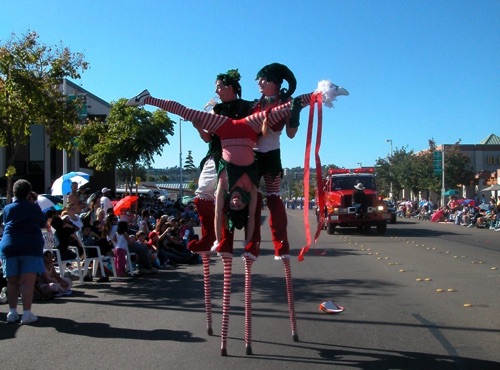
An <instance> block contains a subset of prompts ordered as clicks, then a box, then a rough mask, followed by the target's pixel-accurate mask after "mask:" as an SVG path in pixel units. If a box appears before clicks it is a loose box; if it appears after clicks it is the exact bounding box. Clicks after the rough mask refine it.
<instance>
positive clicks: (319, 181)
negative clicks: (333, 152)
mask: <svg viewBox="0 0 500 370" xmlns="http://www.w3.org/2000/svg"><path fill="white" fill-rule="evenodd" d="M316 104H317V105H318V129H317V132H316V147H315V150H314V154H315V162H316V186H317V194H318V204H317V207H318V209H319V210H322V209H323V208H324V202H325V201H324V189H323V173H322V169H321V159H320V157H319V149H320V147H321V134H322V128H323V107H322V96H321V93H314V94H313V95H312V96H311V105H310V109H309V122H308V126H307V137H306V152H305V155H304V207H305V208H304V227H305V233H306V245H305V246H304V247H302V249H301V250H300V253H299V257H298V258H299V261H303V260H304V254H306V253H307V252H308V251H309V247H310V246H311V227H310V224H309V177H310V166H309V162H310V159H311V141H312V130H313V126H314V106H315V105H316ZM320 220H321V216H320ZM321 225H322V223H321V222H318V228H317V230H316V233H315V235H314V243H315V244H316V241H317V240H318V237H319V234H320V232H321Z"/></svg>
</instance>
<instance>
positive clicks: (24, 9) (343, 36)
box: [0, 0, 500, 168]
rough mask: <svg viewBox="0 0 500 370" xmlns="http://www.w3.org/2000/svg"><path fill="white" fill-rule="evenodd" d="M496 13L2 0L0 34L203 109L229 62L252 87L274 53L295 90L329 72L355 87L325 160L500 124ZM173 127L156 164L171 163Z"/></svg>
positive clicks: (289, 146) (202, 148)
mask: <svg viewBox="0 0 500 370" xmlns="http://www.w3.org/2000/svg"><path fill="white" fill-rule="evenodd" d="M499 25H500V1H498V0H438V1H436V0H421V1H416V0H378V1H371V0H358V1H356V0H353V1H340V0H317V1H315V2H309V1H294V0H288V1H285V0H274V1H261V0H253V1H244V0H241V1H234V0H233V1H228V0H219V1H201V0H197V1H194V0H193V1H190V0H185V1H170V0H164V1H161V0H157V1H152V0H141V1H128V0H122V1H117V0H107V1H99V2H97V1H96V2H94V1H78V2H76V1H75V2H69V1H51V0H45V1H39V0H38V1H33V0H23V1H22V2H21V1H16V2H13V1H12V2H4V3H3V4H2V9H1V12H0V42H1V43H4V42H5V41H6V40H7V39H8V38H9V37H10V34H11V33H12V32H14V33H16V34H18V35H22V34H24V33H26V31H27V30H33V31H36V32H38V33H39V35H40V41H41V42H43V43H45V44H49V45H54V44H58V43H59V42H62V43H63V44H64V45H65V46H69V47H70V48H71V50H72V51H74V52H83V53H84V54H85V57H86V60H87V61H88V62H89V63H90V67H91V68H90V69H89V70H87V71H86V72H85V73H84V74H83V75H82V79H81V80H79V81H74V82H76V83H78V84H80V85H81V86H82V87H83V88H85V89H87V90H89V91H90V92H92V93H93V94H95V95H97V96H99V97H101V98H102V99H104V100H106V101H109V102H111V101H115V100H117V99H119V98H121V97H127V98H128V97H131V96H133V95H135V94H136V93H138V92H140V91H142V90H143V89H144V88H148V89H149V90H150V91H151V93H152V94H153V95H154V96H156V97H162V98H168V99H174V100H177V101H179V102H181V103H183V104H185V105H187V106H189V107H192V108H199V109H202V107H203V106H204V104H205V103H206V102H207V101H208V100H209V99H210V98H211V97H212V96H213V95H214V93H213V92H214V79H215V76H216V75H217V74H218V73H220V72H225V71H226V70H228V69H231V68H238V69H239V71H240V73H241V75H242V81H241V83H242V87H243V98H245V99H254V98H257V97H258V96H259V94H258V88H257V84H256V81H255V75H256V72H257V71H258V70H259V69H260V68H261V67H262V66H264V65H266V64H269V63H272V62H280V63H283V64H286V65H287V66H288V67H290V69H291V70H292V71H293V72H294V73H295V76H296V78H297V81H298V86H297V93H304V92H308V91H312V90H314V89H315V87H316V84H317V82H318V81H319V80H321V79H330V80H332V81H333V82H335V83H336V84H338V85H340V86H343V87H345V88H346V89H347V90H348V91H349V93H350V95H349V96H347V97H339V99H338V101H337V102H336V104H335V108H333V109H325V110H324V126H323V140H322V146H321V151H320V155H321V160H322V163H323V164H336V165H338V166H341V167H357V166H358V163H362V165H363V166H369V165H373V164H374V163H375V161H376V160H377V158H379V157H385V156H386V155H388V154H389V152H390V144H389V143H388V142H386V139H392V143H393V148H394V149H396V148H401V147H403V146H405V147H407V148H408V149H410V150H415V151H419V150H422V149H425V148H427V146H428V139H430V138H434V139H435V140H436V142H437V143H438V144H442V143H445V144H447V143H454V142H456V141H457V140H458V139H461V140H462V143H463V144H476V143H479V142H480V141H481V140H482V139H484V138H485V137H487V136H488V135H490V134H492V133H494V134H496V135H500V104H499V96H500V32H499V31H500V26H499ZM307 112H308V110H307V109H306V110H304V111H303V112H302V120H301V122H302V124H301V126H300V129H299V133H298V135H297V136H296V138H295V139H293V140H290V139H288V138H286V137H285V135H282V141H281V146H282V161H283V165H284V166H285V167H296V166H300V167H302V166H303V164H304V150H305V137H306V127H307V122H306V118H307V114H308V113H307ZM171 118H172V119H174V120H175V121H177V122H178V117H177V116H175V115H171ZM177 130H178V129H177V126H176V131H177ZM170 141H171V145H168V146H166V147H165V148H164V151H163V155H162V156H160V157H157V159H156V160H155V164H154V165H153V167H157V168H158V167H173V166H176V165H178V164H179V136H178V135H176V136H174V137H172V138H171V139H170ZM188 150H191V151H192V153H193V157H194V160H195V163H198V162H199V161H200V160H201V159H202V157H203V156H204V154H205V152H206V145H205V144H204V143H203V142H202V141H201V140H200V139H199V137H198V135H197V133H196V131H195V130H194V129H193V128H192V126H191V124H189V123H183V130H182V151H183V157H184V159H185V157H186V155H187V152H188ZM312 165H313V166H314V164H312Z"/></svg>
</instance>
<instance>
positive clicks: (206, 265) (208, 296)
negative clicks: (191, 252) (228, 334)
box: [200, 253, 214, 335]
mask: <svg viewBox="0 0 500 370" xmlns="http://www.w3.org/2000/svg"><path fill="white" fill-rule="evenodd" d="M200 254H201V260H202V262H203V288H204V291H205V312H206V314H207V334H208V335H213V333H214V331H213V329H212V289H211V286H210V285H211V284H210V253H200Z"/></svg>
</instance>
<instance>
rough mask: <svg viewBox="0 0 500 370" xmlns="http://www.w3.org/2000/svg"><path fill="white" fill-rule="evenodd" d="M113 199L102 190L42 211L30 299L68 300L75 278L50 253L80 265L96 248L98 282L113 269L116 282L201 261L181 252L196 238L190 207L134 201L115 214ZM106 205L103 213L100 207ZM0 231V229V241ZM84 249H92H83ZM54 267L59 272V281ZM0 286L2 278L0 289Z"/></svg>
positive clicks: (194, 217) (195, 222)
mask: <svg viewBox="0 0 500 370" xmlns="http://www.w3.org/2000/svg"><path fill="white" fill-rule="evenodd" d="M124 196H125V195H124ZM35 199H36V198H35ZM72 200H73V199H72ZM108 200H109V202H108ZM118 200H119V199H114V198H113V196H112V194H111V192H110V191H109V189H107V188H104V189H102V191H101V192H99V193H96V194H93V195H92V196H91V197H89V198H88V199H87V200H85V199H80V201H78V202H77V203H71V202H68V203H67V204H66V205H65V206H64V207H62V209H59V208H60V207H54V208H53V209H48V210H45V212H44V213H45V216H46V224H45V227H44V228H43V229H42V232H43V235H44V240H45V246H44V263H45V272H43V273H39V274H38V276H37V279H36V282H35V287H34V299H42V300H46V299H50V298H53V297H57V296H62V295H71V293H72V292H71V288H72V285H73V282H72V281H73V280H77V279H78V278H79V276H77V275H76V267H75V265H74V262H73V263H71V262H70V263H67V264H66V265H65V266H57V264H56V262H57V260H56V259H55V255H54V253H53V249H58V251H59V253H60V255H61V260H68V261H71V260H76V261H78V260H79V261H80V263H81V264H82V265H83V262H84V260H85V258H94V257H97V250H96V248H95V246H97V247H99V250H100V252H101V255H102V256H103V259H102V260H103V269H104V271H105V273H106V276H98V277H97V278H98V280H97V281H98V282H107V281H109V278H110V277H111V278H114V276H113V270H114V271H115V272H116V275H117V277H126V276H129V277H133V276H135V275H149V274H155V273H158V270H172V269H175V268H176V267H177V265H179V264H198V263H200V262H201V258H200V256H199V255H198V254H196V253H193V252H191V251H189V250H188V249H187V244H188V242H189V241H190V240H192V239H195V238H197V237H198V236H197V235H196V234H195V231H194V228H193V227H194V226H198V224H199V221H198V216H197V213H196V211H195V208H194V205H193V203H192V202H190V203H189V204H182V203H181V202H180V201H177V202H175V201H173V200H171V199H169V198H164V199H161V200H160V199H153V198H150V197H146V196H139V197H138V200H137V201H136V202H135V203H134V204H132V205H131V207H129V208H122V209H121V210H120V211H119V212H117V213H118V214H115V211H114V209H113V207H112V205H113V204H115V203H116V202H117V201H118ZM110 205H111V206H110ZM106 206H107V207H108V209H105V208H104V207H106ZM56 208H57V209H56ZM1 231H2V227H0V239H1V234H2V233H1ZM88 246H94V247H93V248H86V247H88ZM123 248H125V249H123ZM127 249H128V253H131V254H132V256H133V257H132V262H133V264H132V266H133V268H134V271H129V270H127V271H126V267H127V266H128V264H125V263H124V258H127V257H126V256H127V252H126V250H127ZM128 258H130V255H128ZM92 263H97V261H96V260H93V261H92ZM111 264H114V265H115V266H114V267H115V268H113V266H112V265H111ZM59 268H64V269H65V274H63V275H64V277H62V278H61V277H60V274H59ZM0 269H1V265H0ZM98 270H100V269H98ZM84 273H85V276H84V281H92V280H93V277H92V272H91V270H89V271H88V272H84ZM0 275H1V274H0ZM2 279H3V278H2ZM4 286H6V281H5V279H3V280H2V281H1V284H0V287H4ZM4 291H5V289H4ZM3 303H5V302H3Z"/></svg>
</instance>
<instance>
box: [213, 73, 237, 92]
mask: <svg viewBox="0 0 500 370" xmlns="http://www.w3.org/2000/svg"><path fill="white" fill-rule="evenodd" d="M240 79H241V75H240V72H238V70H237V69H230V70H228V71H227V72H226V73H219V74H218V75H217V77H216V78H215V81H218V80H221V81H222V83H223V84H224V86H230V85H231V86H232V87H233V89H234V92H235V93H236V95H237V96H238V97H239V98H241V85H240V82H239V81H240Z"/></svg>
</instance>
